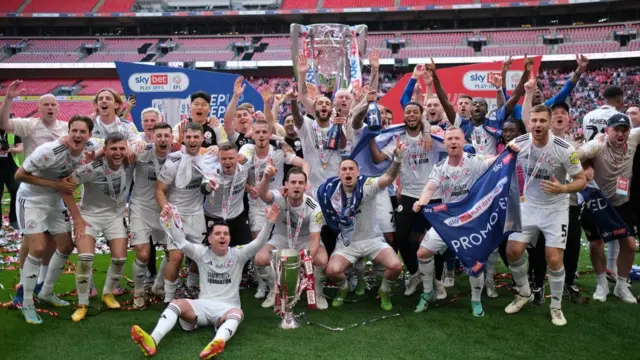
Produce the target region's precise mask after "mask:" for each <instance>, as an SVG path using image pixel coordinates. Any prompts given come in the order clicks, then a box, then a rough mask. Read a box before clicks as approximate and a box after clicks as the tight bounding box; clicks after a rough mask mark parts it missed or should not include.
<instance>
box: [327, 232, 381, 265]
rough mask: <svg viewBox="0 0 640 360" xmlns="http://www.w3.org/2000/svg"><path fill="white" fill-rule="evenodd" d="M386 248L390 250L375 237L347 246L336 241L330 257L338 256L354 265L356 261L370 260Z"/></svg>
mask: <svg viewBox="0 0 640 360" xmlns="http://www.w3.org/2000/svg"><path fill="white" fill-rule="evenodd" d="M386 248H389V249H391V246H389V244H387V242H386V241H384V238H383V237H376V238H373V239H368V240H358V241H352V242H351V244H349V246H344V245H343V244H342V241H340V240H338V243H337V244H336V249H335V250H333V254H331V257H333V256H335V255H340V256H342V257H344V258H345V259H347V260H348V261H349V262H350V263H352V264H353V263H355V262H356V261H358V259H362V258H365V257H366V258H369V260H372V261H373V259H375V258H376V256H378V254H380V252H381V251H382V250H384V249H386Z"/></svg>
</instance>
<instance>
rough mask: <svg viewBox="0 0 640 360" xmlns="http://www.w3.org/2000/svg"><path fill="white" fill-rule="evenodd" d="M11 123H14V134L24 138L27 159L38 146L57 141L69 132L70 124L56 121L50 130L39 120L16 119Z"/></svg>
mask: <svg viewBox="0 0 640 360" xmlns="http://www.w3.org/2000/svg"><path fill="white" fill-rule="evenodd" d="M10 121H12V122H13V133H14V134H15V135H17V136H20V138H22V144H23V147H24V157H25V158H27V157H29V155H31V153H33V152H34V151H35V149H36V148H37V147H38V146H40V145H42V144H45V143H48V142H51V141H56V140H58V139H59V138H61V137H62V136H64V135H67V133H68V132H69V124H68V123H66V122H64V121H61V120H56V122H55V123H54V124H53V126H52V127H50V128H49V127H47V126H45V124H44V123H43V122H42V120H41V119H39V118H14V119H11V120H10Z"/></svg>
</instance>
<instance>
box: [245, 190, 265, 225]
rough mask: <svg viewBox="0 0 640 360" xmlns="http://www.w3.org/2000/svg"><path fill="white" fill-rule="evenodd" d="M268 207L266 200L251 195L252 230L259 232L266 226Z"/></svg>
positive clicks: (250, 215) (250, 218) (250, 217)
mask: <svg viewBox="0 0 640 360" xmlns="http://www.w3.org/2000/svg"><path fill="white" fill-rule="evenodd" d="M266 207H267V204H266V203H265V202H264V201H262V200H260V199H252V198H251V197H249V226H250V227H251V231H252V232H259V231H260V230H262V228H263V227H264V222H265V214H264V209H265V208H266Z"/></svg>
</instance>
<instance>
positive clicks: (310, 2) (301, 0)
mask: <svg viewBox="0 0 640 360" xmlns="http://www.w3.org/2000/svg"><path fill="white" fill-rule="evenodd" d="M316 6H318V0H284V1H283V2H282V9H283V10H289V9H315V8H316Z"/></svg>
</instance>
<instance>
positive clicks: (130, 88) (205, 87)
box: [116, 61, 263, 129]
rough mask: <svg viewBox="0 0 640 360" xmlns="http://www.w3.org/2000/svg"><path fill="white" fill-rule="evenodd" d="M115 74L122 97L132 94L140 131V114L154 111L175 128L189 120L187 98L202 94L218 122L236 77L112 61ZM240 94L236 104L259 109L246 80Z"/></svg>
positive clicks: (258, 98)
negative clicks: (249, 105)
mask: <svg viewBox="0 0 640 360" xmlns="http://www.w3.org/2000/svg"><path fill="white" fill-rule="evenodd" d="M116 71H117V72H118V77H119V78H120V82H121V83H122V89H123V90H124V93H125V95H127V96H129V95H131V94H135V95H136V107H135V110H134V111H133V112H132V113H131V116H132V117H133V120H134V123H135V124H136V126H137V127H138V129H142V124H141V119H140V115H141V114H140V112H141V110H142V109H146V108H148V107H155V108H157V109H158V110H159V111H160V113H161V114H162V115H163V117H164V119H165V121H166V122H167V123H169V124H170V125H175V124H177V123H178V122H180V121H182V120H186V119H187V118H188V117H189V107H190V105H191V101H190V99H189V95H191V93H193V92H196V91H204V92H206V93H208V94H210V95H211V114H210V116H216V117H217V118H218V119H220V121H221V122H222V120H223V118H224V114H225V112H226V111H227V106H228V105H229V102H230V101H231V97H232V96H233V84H234V82H235V81H236V79H237V78H238V76H239V75H237V74H229V73H220V72H214V71H203V70H191V69H184V68H178V67H165V66H154V65H145V64H136V63H124V62H118V61H116ZM244 84H245V85H247V86H246V88H245V89H244V94H243V95H242V96H241V97H240V101H239V102H238V103H243V102H248V103H250V104H252V105H253V106H254V107H255V109H256V111H257V110H262V108H263V101H262V96H261V95H260V94H259V93H258V91H257V90H256V89H254V88H253V86H251V84H249V83H248V82H247V81H246V80H245V81H244Z"/></svg>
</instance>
